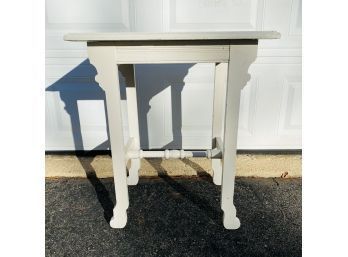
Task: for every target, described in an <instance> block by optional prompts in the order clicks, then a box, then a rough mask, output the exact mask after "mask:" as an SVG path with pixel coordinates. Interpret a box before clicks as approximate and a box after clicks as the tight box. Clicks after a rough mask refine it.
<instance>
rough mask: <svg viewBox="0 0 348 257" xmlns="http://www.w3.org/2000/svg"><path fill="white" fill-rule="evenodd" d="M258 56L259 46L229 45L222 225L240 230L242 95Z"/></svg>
mask: <svg viewBox="0 0 348 257" xmlns="http://www.w3.org/2000/svg"><path fill="white" fill-rule="evenodd" d="M256 55H257V44H256V43H255V45H231V46H230V60H229V65H228V79H227V90H226V110H225V131H224V140H223V145H224V146H223V167H222V187H221V209H222V210H223V211H224V217H223V224H224V226H225V228H227V229H237V228H239V227H240V221H239V219H238V218H237V216H236V214H237V212H236V208H235V206H234V203H233V196H234V183H235V174H236V154H237V150H236V149H237V133H238V118H239V104H240V93H241V90H242V88H243V87H244V86H245V85H246V83H247V82H248V81H249V79H250V75H249V74H248V69H249V66H250V65H251V63H252V62H253V61H254V60H255V59H256Z"/></svg>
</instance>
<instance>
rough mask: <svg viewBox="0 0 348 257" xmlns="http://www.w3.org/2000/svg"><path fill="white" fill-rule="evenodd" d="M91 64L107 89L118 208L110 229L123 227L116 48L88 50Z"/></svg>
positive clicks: (124, 198) (123, 179) (123, 183)
mask: <svg viewBox="0 0 348 257" xmlns="http://www.w3.org/2000/svg"><path fill="white" fill-rule="evenodd" d="M88 55H89V59H90V62H91V63H92V64H93V65H94V67H95V68H96V70H97V73H98V74H97V76H96V81H97V82H98V83H99V85H100V86H101V87H102V88H103V89H104V91H105V95H106V106H107V113H108V122H109V133H110V147H111V152H112V166H113V173H114V183H115V193H116V206H115V207H114V210H113V214H114V215H113V217H112V219H111V221H110V226H111V227H113V228H123V227H125V226H126V223H127V208H128V206H129V198H128V185H127V170H126V164H125V147H124V137H123V125H122V124H123V123H122V113H121V96H120V86H119V77H118V65H117V64H116V63H115V55H116V53H115V48H114V47H112V46H102V47H101V46H99V47H93V46H89V47H88Z"/></svg>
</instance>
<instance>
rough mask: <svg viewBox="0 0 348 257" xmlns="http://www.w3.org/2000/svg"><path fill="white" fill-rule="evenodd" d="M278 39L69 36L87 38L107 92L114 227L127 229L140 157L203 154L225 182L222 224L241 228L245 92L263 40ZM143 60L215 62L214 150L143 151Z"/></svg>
mask: <svg viewBox="0 0 348 257" xmlns="http://www.w3.org/2000/svg"><path fill="white" fill-rule="evenodd" d="M277 38H280V34H279V33H278V32H274V31H235V32H198V33H184V32H183V33H84V34H82V33H77V34H67V35H65V36H64V39H65V40H68V41H84V42H87V48H88V57H89V60H90V62H91V64H93V65H94V66H95V68H96V70H97V73H98V74H97V76H96V81H97V82H98V83H99V85H100V86H101V87H102V88H103V90H104V91H105V94H106V106H107V113H108V122H109V134H110V145H111V151H112V164H113V172H114V182H115V192H116V206H115V208H114V210H113V218H112V219H111V221H110V225H111V227H113V228H123V227H124V226H125V225H126V223H127V208H128V206H129V199H128V185H136V184H137V183H138V180H139V175H138V172H139V169H140V159H141V158H144V157H158V158H187V157H192V156H195V155H196V154H199V155H202V154H203V155H204V156H206V157H208V158H211V159H212V168H213V171H214V176H213V181H214V183H215V184H217V185H221V186H222V188H221V209H222V210H223V212H224V216H223V224H224V226H225V228H227V229H237V228H239V226H240V222H239V219H238V218H237V216H236V208H235V206H234V203H233V195H234V183H235V171H236V146H237V131H238V115H239V101H240V93H241V89H242V88H243V87H244V86H245V85H246V83H247V82H248V81H249V79H250V75H249V74H248V69H249V66H250V65H251V64H252V62H253V61H254V60H255V59H256V56H257V45H258V40H259V39H277ZM140 63H143V64H144V63H215V87H214V107H213V134H212V140H213V141H212V145H213V149H211V150H206V151H201V152H200V153H198V152H195V151H185V150H183V149H179V150H169V149H167V150H164V151H142V150H141V149H140V138H139V124H138V109H137V99H136V97H137V96H136V85H135V79H134V67H133V65H134V64H140ZM119 70H120V71H121V72H122V74H123V75H124V76H125V78H126V81H127V88H126V94H127V107H128V120H129V124H128V126H129V134H130V139H129V141H128V143H127V144H126V145H124V143H123V142H124V138H123V125H122V115H121V98H120V89H119V78H118V71H119ZM128 161H130V168H129V170H128V174H129V175H128V177H127V163H128Z"/></svg>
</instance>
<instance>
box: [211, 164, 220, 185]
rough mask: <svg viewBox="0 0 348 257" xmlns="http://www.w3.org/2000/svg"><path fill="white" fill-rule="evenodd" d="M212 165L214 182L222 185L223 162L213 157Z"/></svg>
mask: <svg viewBox="0 0 348 257" xmlns="http://www.w3.org/2000/svg"><path fill="white" fill-rule="evenodd" d="M211 166H212V169H213V182H214V184H215V185H218V186H221V181H222V163H221V160H220V159H212V160H211Z"/></svg>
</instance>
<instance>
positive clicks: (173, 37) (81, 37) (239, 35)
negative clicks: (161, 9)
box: [64, 31, 280, 42]
mask: <svg viewBox="0 0 348 257" xmlns="http://www.w3.org/2000/svg"><path fill="white" fill-rule="evenodd" d="M278 38H280V33H279V32H276V31H229V32H170V33H138V32H120V33H71V34H66V35H64V40H66V41H83V42H96V41H162V40H163V41H179V40H199V41H202V40H240V39H254V40H255V39H256V40H257V39H278Z"/></svg>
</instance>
